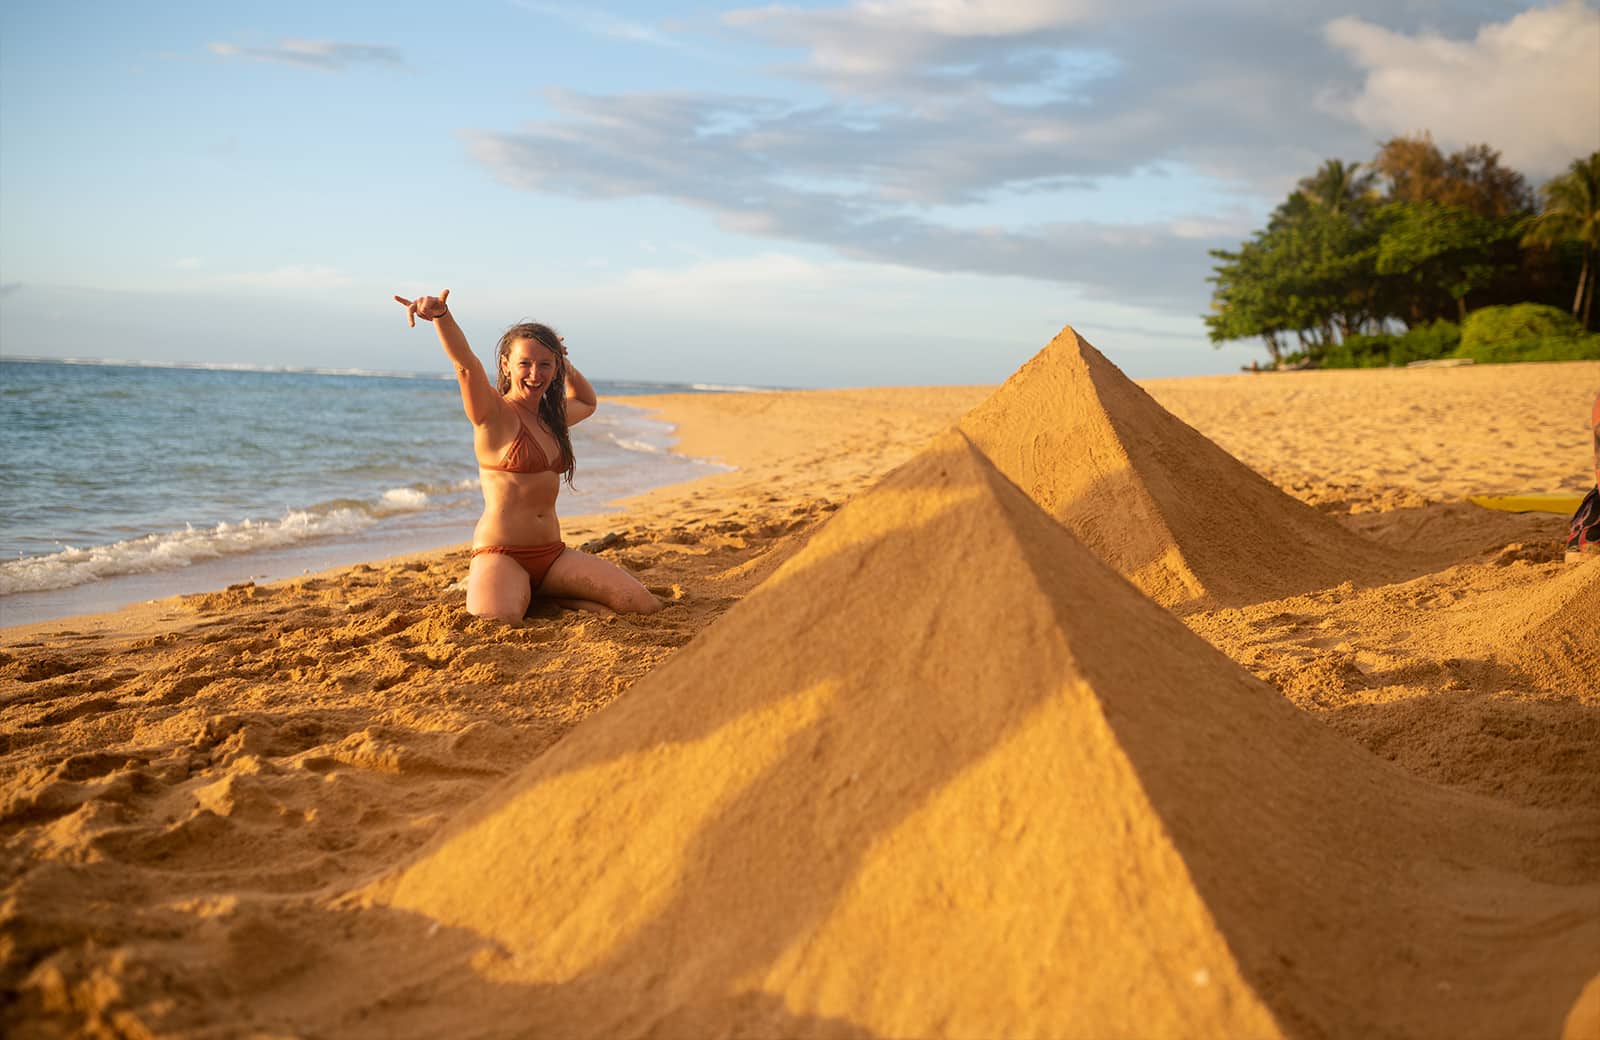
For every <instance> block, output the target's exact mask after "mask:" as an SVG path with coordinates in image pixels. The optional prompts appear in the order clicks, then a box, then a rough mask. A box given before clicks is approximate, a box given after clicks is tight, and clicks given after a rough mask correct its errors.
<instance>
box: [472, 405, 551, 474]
mask: <svg viewBox="0 0 1600 1040" xmlns="http://www.w3.org/2000/svg"><path fill="white" fill-rule="evenodd" d="M517 422H518V423H519V424H521V425H520V426H519V428H518V430H517V439H516V440H514V441H512V442H511V445H510V447H508V448H506V453H505V454H504V455H502V456H500V464H499V465H497V466H485V465H483V463H481V462H480V463H478V465H479V467H480V468H482V469H493V470H499V471H500V472H501V473H544V472H547V471H548V472H550V473H560V472H561V470H559V469H558V468H556V465H555V463H553V462H551V461H550V458H549V456H547V455H545V453H544V449H543V448H541V447H539V442H538V441H537V440H535V439H534V437H533V433H532V431H530V430H529V429H528V424H527V423H525V422H523V421H522V417H521V416H520V415H519V416H517Z"/></svg>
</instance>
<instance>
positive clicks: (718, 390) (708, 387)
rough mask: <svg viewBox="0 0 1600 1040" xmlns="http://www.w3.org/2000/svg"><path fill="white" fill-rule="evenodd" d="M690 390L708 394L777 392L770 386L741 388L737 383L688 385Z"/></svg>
mask: <svg viewBox="0 0 1600 1040" xmlns="http://www.w3.org/2000/svg"><path fill="white" fill-rule="evenodd" d="M689 388H690V389H691V390H699V391H701V392H702V393H708V394H771V393H777V391H776V390H775V389H774V388H773V387H770V386H742V385H740V384H738V383H690V384H689Z"/></svg>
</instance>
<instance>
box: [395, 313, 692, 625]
mask: <svg viewBox="0 0 1600 1040" xmlns="http://www.w3.org/2000/svg"><path fill="white" fill-rule="evenodd" d="M449 296H450V290H449V289H446V290H444V291H443V292H441V293H440V294H439V295H438V296H419V297H416V298H415V299H409V300H408V299H406V298H405V297H403V296H396V297H395V300H396V302H398V303H400V304H401V305H402V306H404V307H405V308H406V315H407V317H408V318H409V320H410V322H411V326H412V327H413V328H415V327H416V324H417V319H418V318H421V319H422V320H424V321H429V322H432V323H433V327H434V330H435V331H436V332H438V334H439V342H440V343H441V344H442V345H443V346H444V352H445V354H446V355H448V356H449V358H450V360H451V362H452V363H454V365H455V368H456V380H457V382H459V383H460V384H461V403H462V405H463V406H464V407H465V408H466V412H467V418H468V419H470V420H471V421H472V428H473V434H472V445H473V451H474V453H475V454H476V455H477V459H478V470H479V477H480V480H481V482H482V485H483V516H482V518H480V519H479V520H478V526H477V527H476V528H475V529H474V530H473V535H472V563H471V564H470V566H469V569H468V571H467V610H468V611H469V612H471V613H472V614H474V615H476V616H478V617H483V618H498V619H500V620H503V621H511V622H516V621H520V620H521V619H522V617H523V616H524V615H525V614H526V613H527V612H528V605H529V603H530V602H532V599H533V596H534V595H535V594H537V595H539V596H541V597H544V598H547V599H550V600H553V601H554V602H556V603H559V604H561V605H562V606H566V607H571V608H573V609H576V610H590V611H595V612H597V613H612V612H621V613H634V614H649V613H653V612H654V611H657V610H660V609H661V603H660V602H659V601H658V600H657V599H656V598H655V597H654V596H653V595H651V594H650V592H649V590H647V589H646V588H645V587H644V586H643V585H641V584H639V581H638V580H637V579H636V578H634V577H633V576H632V575H631V574H629V573H628V572H627V571H625V570H623V569H622V568H621V567H618V566H617V565H615V564H613V563H610V562H609V561H606V560H602V559H600V558H599V557H597V556H590V555H589V554H588V553H585V552H580V551H579V550H577V549H571V548H568V547H566V546H565V545H564V544H562V541H561V523H560V521H559V520H558V519H557V518H556V495H557V493H558V492H559V491H560V490H561V479H562V478H563V477H565V478H566V480H567V483H568V484H570V483H572V474H573V472H574V471H575V469H576V464H575V462H574V459H573V455H572V440H571V438H570V436H569V435H568V432H567V431H568V427H570V426H571V425H572V424H574V423H579V422H582V421H583V420H585V419H587V418H588V417H589V416H591V415H593V414H594V411H595V408H596V407H597V405H598V401H597V399H596V397H595V392H594V387H593V386H591V385H590V384H589V381H588V380H587V379H585V378H584V377H583V374H582V373H581V372H579V371H578V370H577V369H576V368H574V367H573V366H572V364H571V362H570V361H568V359H567V348H566V344H565V343H564V342H563V341H562V338H561V337H560V336H558V335H557V334H556V333H555V330H553V329H551V328H549V327H548V326H545V325H540V324H537V323H535V322H524V323H523V324H520V325H513V326H512V327H511V328H509V329H507V330H506V332H505V335H503V336H501V337H500V347H499V350H498V355H499V360H498V366H499V372H498V385H496V384H495V383H491V382H490V381H489V376H488V374H487V373H486V372H485V371H484V368H483V365H482V364H481V363H480V362H479V361H478V358H477V356H476V355H474V354H473V353H472V348H471V347H470V346H469V345H468V344H467V337H466V336H465V335H464V334H463V333H462V331H461V327H460V326H459V325H457V324H456V320H455V318H454V317H453V316H452V315H451V314H450V308H449V306H448V303H447V301H448V299H449Z"/></svg>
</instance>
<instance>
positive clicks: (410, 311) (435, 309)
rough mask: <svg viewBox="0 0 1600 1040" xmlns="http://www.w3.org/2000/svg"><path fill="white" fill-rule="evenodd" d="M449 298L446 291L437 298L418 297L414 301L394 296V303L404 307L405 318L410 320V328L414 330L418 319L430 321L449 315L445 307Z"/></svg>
mask: <svg viewBox="0 0 1600 1040" xmlns="http://www.w3.org/2000/svg"><path fill="white" fill-rule="evenodd" d="M449 298H450V290H449V289H446V290H444V291H443V292H441V293H440V294H439V295H438V296H418V297H417V298H416V299H414V300H408V299H406V298H405V297H404V296H396V297H395V298H394V302H395V303H398V304H400V305H401V306H403V307H405V309H406V317H407V318H408V319H410V322H411V327H412V328H416V327H417V319H418V318H421V319H422V320H423V321H432V320H433V319H435V318H442V317H444V316H445V315H446V314H449V313H450V308H449V307H447V306H446V305H445V301H446V300H448V299H449Z"/></svg>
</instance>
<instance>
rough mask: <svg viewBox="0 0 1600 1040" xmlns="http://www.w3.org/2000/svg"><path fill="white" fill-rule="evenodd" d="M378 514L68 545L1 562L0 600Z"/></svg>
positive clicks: (309, 534)
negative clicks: (43, 552) (13, 594)
mask: <svg viewBox="0 0 1600 1040" xmlns="http://www.w3.org/2000/svg"><path fill="white" fill-rule="evenodd" d="M376 522H377V520H376V517H375V516H374V513H373V512H369V511H367V510H364V509H349V508H339V509H331V510H328V511H326V512H315V511H310V510H303V509H296V510H290V511H289V512H288V513H285V514H284V516H283V519H281V520H244V521H241V522H240V523H236V524H230V523H220V524H217V525H216V526H215V527H206V528H196V527H193V526H190V527H186V528H184V529H183V530H181V531H169V532H167V533H166V534H150V535H145V536H144V537H142V538H130V539H128V540H126V541H121V542H113V543H111V544H110V545H91V546H89V547H88V548H83V549H79V548H75V547H71V546H69V547H67V548H65V549H63V550H61V551H60V552H54V553H49V554H47V555H44V556H29V557H24V558H22V559H19V560H8V561H6V562H4V563H0V596H9V595H11V594H12V593H16V592H41V591H44V590H46V589H66V588H71V587H72V586H74V585H82V584H84V583H85V582H90V581H97V580H99V579H101V578H110V577H115V576H117V575H122V574H149V573H151V572H154V571H165V570H173V569H175V568H178V567H187V566H189V565H190V564H192V563H197V562H199V561H201V560H213V559H216V558H218V557H220V556H232V555H236V554H239V553H248V552H254V551H257V550H260V549H273V548H278V547H280V546H285V545H294V544H297V543H299V542H305V541H310V540H312V539H314V538H326V537H331V536H337V535H345V534H351V533H353V532H355V531H359V530H362V529H363V528H366V527H370V526H372V524H374V523H376Z"/></svg>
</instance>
